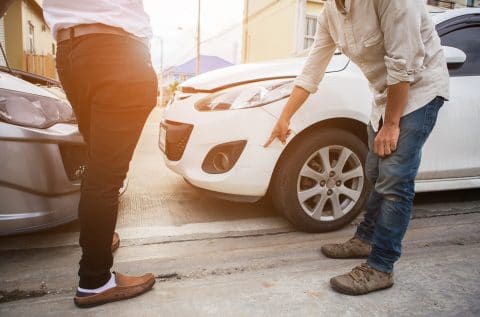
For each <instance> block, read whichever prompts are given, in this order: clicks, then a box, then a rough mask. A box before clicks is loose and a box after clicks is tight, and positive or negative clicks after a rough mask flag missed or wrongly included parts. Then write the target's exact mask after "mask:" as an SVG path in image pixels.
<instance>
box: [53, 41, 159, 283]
mask: <svg viewBox="0 0 480 317" xmlns="http://www.w3.org/2000/svg"><path fill="white" fill-rule="evenodd" d="M61 44H62V45H59V49H58V57H57V58H58V59H59V73H60V78H61V80H62V84H63V86H64V88H65V90H66V91H67V95H68V97H69V98H71V103H72V104H73V107H74V108H75V112H76V114H77V116H78V120H79V124H80V130H81V132H82V134H83V135H84V138H85V139H86V141H87V145H88V152H89V166H88V170H87V173H86V176H85V179H84V182H83V184H82V194H81V198H80V203H79V218H80V245H81V247H82V251H83V254H82V259H81V261H80V270H79V276H80V283H79V284H80V287H81V288H85V289H95V288H98V287H100V286H102V285H103V284H105V283H106V281H108V280H109V279H110V278H111V274H110V268H111V266H112V262H113V258H112V253H111V243H112V236H113V231H114V228H115V223H116V218H117V211H118V190H119V188H120V187H121V186H122V184H123V180H124V178H125V176H126V173H127V171H128V166H129V162H130V160H131V158H132V155H133V151H134V149H135V146H136V144H137V141H138V138H139V136H140V133H141V130H142V128H143V125H144V123H145V120H146V118H147V116H148V114H149V112H150V110H151V109H152V107H153V105H154V104H155V103H156V96H157V94H156V92H157V83H156V75H155V73H154V71H153V69H152V67H151V64H150V56H149V53H148V48H147V47H146V46H144V45H143V44H142V43H140V42H138V41H135V40H133V39H130V38H127V37H122V36H113V35H88V36H83V37H79V38H75V39H74V40H71V41H70V42H68V43H61ZM72 57H73V58H72ZM65 65H67V66H68V67H66V66H65ZM85 114H88V115H85Z"/></svg>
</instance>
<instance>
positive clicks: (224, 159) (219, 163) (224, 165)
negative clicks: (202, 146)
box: [213, 152, 230, 173]
mask: <svg viewBox="0 0 480 317" xmlns="http://www.w3.org/2000/svg"><path fill="white" fill-rule="evenodd" d="M213 167H215V169H216V170H217V171H219V172H221V173H224V172H225V171H228V170H229V169H230V159H229V158H228V156H227V154H225V153H223V152H218V153H216V154H215V156H214V157H213Z"/></svg>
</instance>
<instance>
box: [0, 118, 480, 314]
mask: <svg viewBox="0 0 480 317" xmlns="http://www.w3.org/2000/svg"><path fill="white" fill-rule="evenodd" d="M159 114H160V112H159V110H158V109H156V110H155V111H154V112H153V113H152V116H151V118H150V120H149V121H148V123H147V125H146V127H145V130H144V133H143V135H142V138H141V140H140V143H139V146H138V147H137V151H136V153H135V157H134V160H133V161H132V164H131V170H130V176H129V179H130V181H129V188H128V190H127V192H126V194H125V195H124V196H123V197H122V201H121V210H120V213H119V218H118V224H117V229H118V231H119V233H120V235H121V238H122V244H121V247H120V250H119V251H118V252H117V254H116V255H115V265H114V269H115V270H118V271H120V272H124V273H128V274H136V273H141V272H145V271H151V272H153V273H155V274H156V276H157V284H156V285H155V287H154V290H153V291H151V292H149V293H148V294H146V295H144V296H141V297H138V298H136V299H133V300H130V301H126V302H120V303H116V304H109V305H105V306H102V307H98V308H94V309H90V310H78V309H76V308H75V307H74V305H73V302H72V296H73V292H74V288H75V286H76V282H77V281H76V270H77V263H78V259H79V256H80V249H79V247H78V246H77V239H78V224H77V223H72V224H68V225H66V226H62V227H60V228H57V229H54V230H50V231H46V232H42V233H37V234H31V235H23V236H16V237H8V238H2V239H0V316H71V315H72V316H75V315H86V316H113V315H116V316H132V315H135V316H159V315H162V316H319V315H320V316H324V315H326V316H337V315H342V316H343V315H348V316H366V315H368V316H370V315H371V316H384V315H396V316H397V315H398V316H412V315H418V316H432V315H435V316H454V315H457V316H479V315H480V266H479V264H478V263H480V244H479V242H480V230H479V229H478V228H479V224H480V190H469V191H452V192H441V193H429V194H421V195H418V196H417V198H416V200H415V204H414V219H413V220H412V224H411V227H410V229H409V231H408V233H407V237H406V241H405V246H404V256H403V257H402V259H401V260H400V262H399V263H398V265H397V267H396V272H395V274H396V284H395V285H394V287H393V288H392V289H390V290H387V291H382V292H378V293H375V294H371V295H367V296H363V297H347V296H343V295H339V294H336V293H334V292H333V291H332V290H330V287H329V285H328V280H329V278H330V277H331V276H334V275H336V274H341V273H344V272H345V271H347V270H348V269H350V268H351V267H352V266H354V265H356V264H358V263H359V261H358V260H345V261H335V260H331V259H327V258H325V257H324V256H322V255H321V254H320V253H319V251H318V249H319V247H320V246H321V244H322V243H326V242H333V241H342V240H345V239H347V238H349V237H350V236H351V235H352V233H353V232H354V228H355V223H354V224H352V225H350V226H347V227H346V228H344V229H342V230H340V231H337V232H332V233H327V234H305V233H299V232H296V231H295V230H294V228H292V227H291V226H290V224H289V223H287V222H286V221H285V220H284V219H283V218H282V217H280V216H278V215H277V214H276V213H275V212H274V211H273V210H272V209H271V207H270V206H268V205H266V204H239V203H231V202H224V201H220V200H217V199H214V198H211V197H208V196H204V195H201V194H199V193H197V192H196V191H195V190H193V189H192V188H190V187H189V186H188V185H187V184H185V183H184V182H183V180H182V179H181V178H180V177H179V176H177V175H175V174H173V173H172V172H170V171H169V170H168V169H166V168H165V167H164V165H163V159H162V156H161V153H160V151H159V150H158V147H157V135H158V120H159ZM356 222H358V220H357V221H356Z"/></svg>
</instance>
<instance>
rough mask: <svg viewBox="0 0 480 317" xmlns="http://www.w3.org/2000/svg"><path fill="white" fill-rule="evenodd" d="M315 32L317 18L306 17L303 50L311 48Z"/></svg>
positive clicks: (312, 16)
mask: <svg viewBox="0 0 480 317" xmlns="http://www.w3.org/2000/svg"><path fill="white" fill-rule="evenodd" d="M316 30H317V17H316V16H314V15H307V18H306V21H305V37H304V41H303V48H304V49H307V48H310V46H312V44H313V41H314V38H315V31H316Z"/></svg>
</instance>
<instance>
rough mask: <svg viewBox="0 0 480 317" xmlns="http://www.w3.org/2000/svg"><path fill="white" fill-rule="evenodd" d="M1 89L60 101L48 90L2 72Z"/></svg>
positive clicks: (0, 73)
mask: <svg viewBox="0 0 480 317" xmlns="http://www.w3.org/2000/svg"><path fill="white" fill-rule="evenodd" d="M0 88H1V89H8V90H14V91H20V92H24V93H28V94H34V95H40V96H45V97H50V98H55V99H58V97H57V96H55V95H54V94H53V93H51V92H49V91H47V90H46V89H43V88H41V87H38V86H35V85H33V84H31V83H29V82H28V81H25V80H23V79H20V78H17V77H15V76H12V75H10V74H8V73H5V72H0Z"/></svg>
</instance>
